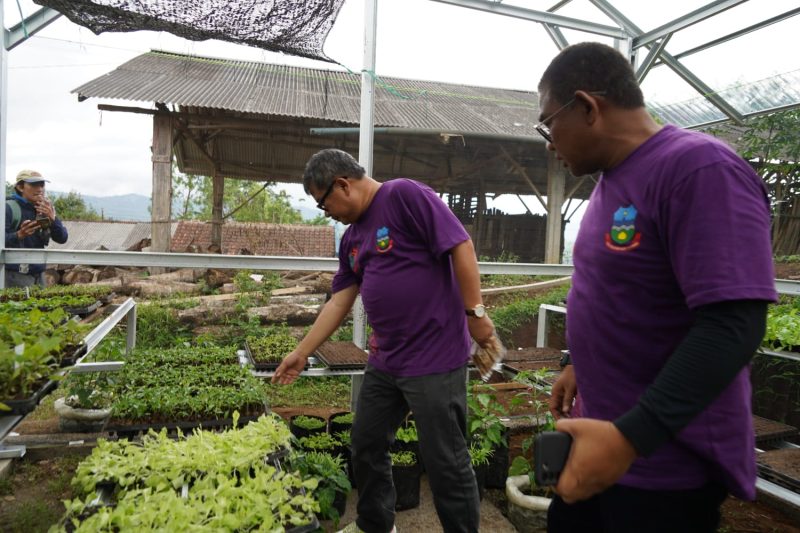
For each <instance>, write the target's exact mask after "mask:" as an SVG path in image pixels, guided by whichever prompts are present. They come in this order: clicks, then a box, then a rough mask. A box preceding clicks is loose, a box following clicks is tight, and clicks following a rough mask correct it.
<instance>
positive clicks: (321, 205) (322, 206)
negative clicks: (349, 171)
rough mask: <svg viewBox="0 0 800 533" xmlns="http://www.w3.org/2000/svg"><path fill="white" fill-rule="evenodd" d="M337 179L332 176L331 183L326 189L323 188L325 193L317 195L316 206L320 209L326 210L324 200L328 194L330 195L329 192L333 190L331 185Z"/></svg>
mask: <svg viewBox="0 0 800 533" xmlns="http://www.w3.org/2000/svg"><path fill="white" fill-rule="evenodd" d="M337 179H339V178H333V181H332V182H331V184H330V185H328V188H327V189H325V193H324V194H323V195H322V196H320V197H319V200H317V208H318V209H320V210H321V211H327V209H326V208H325V200H327V199H328V196H330V194H331V193H332V192H333V186H334V185H336V180H337Z"/></svg>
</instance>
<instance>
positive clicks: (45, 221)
mask: <svg viewBox="0 0 800 533" xmlns="http://www.w3.org/2000/svg"><path fill="white" fill-rule="evenodd" d="M36 224H37V225H38V226H39V229H43V230H44V229H47V228H49V227H50V219H49V218H47V217H36Z"/></svg>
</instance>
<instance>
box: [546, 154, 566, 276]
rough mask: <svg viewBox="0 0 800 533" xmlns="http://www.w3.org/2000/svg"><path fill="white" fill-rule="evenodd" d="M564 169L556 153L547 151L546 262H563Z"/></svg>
mask: <svg viewBox="0 0 800 533" xmlns="http://www.w3.org/2000/svg"><path fill="white" fill-rule="evenodd" d="M565 181H566V177H565V176H564V169H563V167H562V166H561V164H560V162H559V161H558V159H557V158H556V153H555V152H552V151H548V152H547V238H546V240H545V248H544V262H545V263H550V264H559V263H561V207H562V205H563V204H564V186H565Z"/></svg>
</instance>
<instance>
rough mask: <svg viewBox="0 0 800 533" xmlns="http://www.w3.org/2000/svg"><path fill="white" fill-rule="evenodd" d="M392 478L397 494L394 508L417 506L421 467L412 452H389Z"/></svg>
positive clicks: (402, 508) (403, 508)
mask: <svg viewBox="0 0 800 533" xmlns="http://www.w3.org/2000/svg"><path fill="white" fill-rule="evenodd" d="M389 455H390V456H391V458H392V480H393V481H394V489H395V492H396V494H397V500H396V501H395V504H394V508H395V510H397V511H404V510H406V509H413V508H415V507H418V506H419V482H420V477H421V476H422V469H420V467H419V462H418V461H417V455H416V454H415V453H414V452H408V451H405V452H391V453H390V454H389Z"/></svg>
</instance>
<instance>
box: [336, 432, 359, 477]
mask: <svg viewBox="0 0 800 533" xmlns="http://www.w3.org/2000/svg"><path fill="white" fill-rule="evenodd" d="M334 437H336V438H337V439H338V440H339V442H341V443H342V445H341V447H340V448H339V455H341V456H342V457H343V458H344V460H345V462H346V463H347V477H348V479H350V485H352V486H353V487H355V486H356V476H355V474H354V473H353V454H352V452H351V450H350V430H349V429H348V430H345V431H339V432H338V433H336V434H334Z"/></svg>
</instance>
